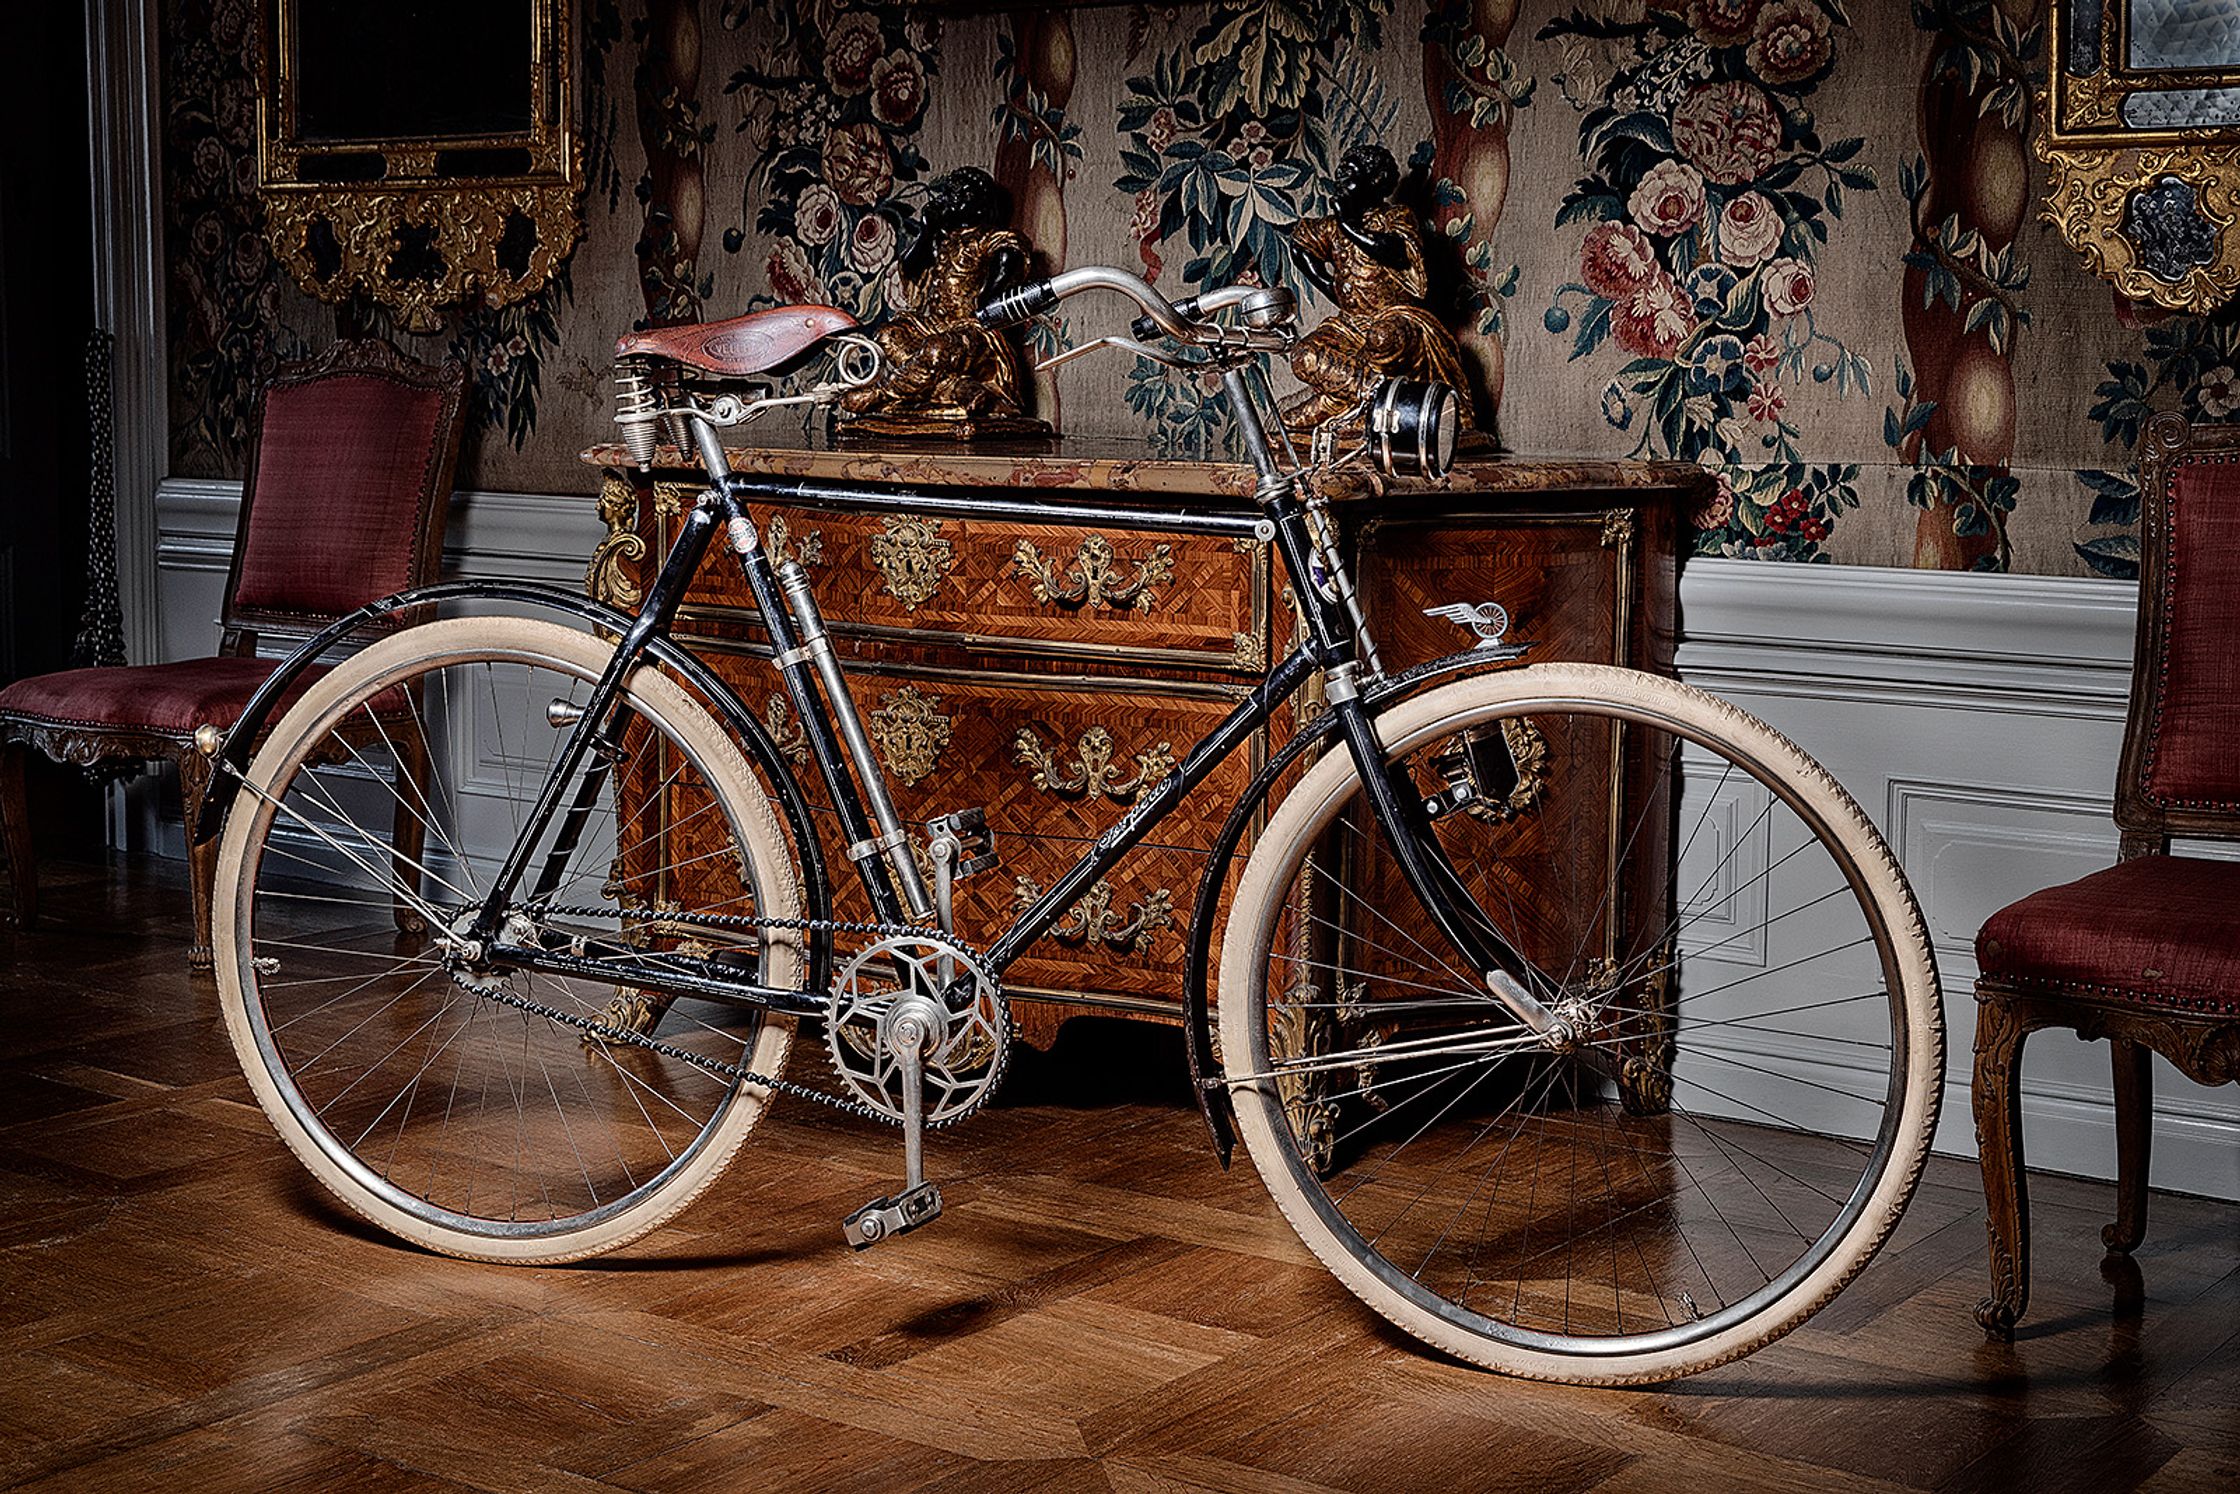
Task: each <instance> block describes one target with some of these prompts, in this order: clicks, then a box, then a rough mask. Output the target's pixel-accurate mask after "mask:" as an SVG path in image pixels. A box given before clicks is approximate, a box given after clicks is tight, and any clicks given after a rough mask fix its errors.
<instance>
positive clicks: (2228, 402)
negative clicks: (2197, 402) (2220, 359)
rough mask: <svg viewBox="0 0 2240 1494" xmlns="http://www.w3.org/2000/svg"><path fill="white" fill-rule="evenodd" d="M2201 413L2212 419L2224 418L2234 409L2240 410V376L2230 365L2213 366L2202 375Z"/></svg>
mask: <svg viewBox="0 0 2240 1494" xmlns="http://www.w3.org/2000/svg"><path fill="white" fill-rule="evenodd" d="M2200 394H2201V413H2202V414H2204V415H2206V416H2208V417H2209V418H2210V419H2211V420H2222V419H2224V418H2225V417H2226V416H2227V415H2230V414H2231V413H2232V412H2233V411H2234V410H2240V377H2236V376H2235V375H2234V374H2233V372H2232V369H2231V367H2230V365H2227V366H2225V367H2222V368H2212V369H2210V370H2209V371H2208V372H2207V373H2205V374H2203V375H2202V376H2201V388H2200Z"/></svg>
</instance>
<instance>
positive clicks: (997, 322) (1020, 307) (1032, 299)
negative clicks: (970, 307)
mask: <svg viewBox="0 0 2240 1494" xmlns="http://www.w3.org/2000/svg"><path fill="white" fill-rule="evenodd" d="M1057 304H1058V294H1057V292H1056V291H1054V290H1052V289H1051V288H1050V282H1049V281H1047V280H1030V281H1028V282H1027V283H1026V284H1025V285H1016V286H1013V287H1012V288H1011V289H1010V290H1007V291H1005V292H1003V293H1002V294H1001V295H999V296H997V297H995V298H994V299H993V300H991V301H989V302H988V304H987V305H985V306H983V307H981V308H980V309H979V310H978V311H977V312H974V313H973V315H974V316H975V317H976V318H977V319H978V320H979V323H980V325H981V326H983V327H986V328H988V329H989V330H991V331H1001V330H1002V329H1004V328H1006V327H1016V326H1018V325H1019V324H1020V323H1022V322H1025V321H1027V320H1028V319H1029V318H1032V317H1036V316H1040V315H1041V314H1042V313H1043V312H1045V311H1048V310H1049V309H1050V308H1051V307H1053V306H1055V305H1057Z"/></svg>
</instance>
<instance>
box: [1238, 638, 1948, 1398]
mask: <svg viewBox="0 0 2240 1494" xmlns="http://www.w3.org/2000/svg"><path fill="white" fill-rule="evenodd" d="M1377 726H1378V731H1379V734H1380V737H1381V739H1382V741H1383V743H1384V746H1385V750H1386V752H1387V755H1388V756H1387V765H1388V767H1387V771H1388V772H1389V773H1390V774H1391V775H1392V776H1393V779H1394V781H1395V784H1396V786H1397V787H1398V788H1399V789H1400V791H1401V792H1402V794H1403V795H1404V796H1406V797H1407V798H1408V799H1410V800H1412V801H1414V802H1416V803H1419V804H1422V805H1424V806H1425V808H1426V813H1427V815H1428V816H1429V818H1428V821H1427V827H1428V833H1429V834H1430V835H1432V836H1433V837H1434V838H1435V839H1436V840H1437V841H1438V843H1439V845H1440V847H1441V849H1442V850H1443V851H1444V852H1445V855H1446V857H1447V860H1448V862H1449V863H1450V864H1451V865H1452V866H1453V867H1454V869H1455V871H1456V874H1457V877H1458V879H1459V882H1460V884H1461V886H1462V888H1463V889H1464V890H1465V892H1466V893H1467V895H1468V897H1469V898H1470V900H1471V901H1472V903H1474V915H1473V916H1475V917H1477V918H1479V919H1481V920H1482V921H1483V922H1484V923H1485V924H1486V925H1487V926H1488V927H1490V928H1491V929H1493V930H1495V931H1496V932H1498V933H1499V934H1500V935H1502V936H1503V937H1505V938H1506V939H1508V940H1509V941H1510V942H1511V943H1512V944H1513V945H1514V946H1515V947H1517V948H1518V949H1519V950H1520V951H1521V952H1522V953H1523V954H1524V955H1525V956H1526V957H1527V958H1528V959H1529V960H1530V962H1531V965H1532V967H1533V970H1534V971H1535V972H1536V974H1535V976H1534V977H1533V978H1532V979H1531V980H1530V982H1529V983H1530V984H1531V986H1532V987H1533V990H1534V994H1535V995H1536V996H1537V997H1538V998H1539V999H1540V1000H1541V1001H1542V1002H1544V1003H1545V1004H1547V1005H1549V1006H1550V1007H1552V1008H1554V1009H1555V1010H1556V1011H1557V1013H1558V1014H1559V1015H1560V1016H1562V1017H1563V1018H1564V1019H1565V1020H1566V1022H1567V1023H1568V1025H1569V1027H1570V1029H1571V1033H1572V1036H1571V1038H1570V1040H1569V1041H1565V1040H1562V1039H1560V1038H1559V1039H1557V1040H1553V1041H1551V1040H1549V1039H1546V1038H1543V1037H1541V1036H1539V1035H1538V1034H1536V1033H1533V1032H1531V1031H1528V1030H1527V1029H1526V1028H1525V1027H1524V1026H1523V1025H1521V1024H1520V1023H1519V1022H1518V1021H1517V1020H1516V1019H1515V1018H1514V1017H1512V1016H1511V1015H1510V1013H1509V1011H1508V1009H1507V1008H1506V1007H1504V1006H1502V1005H1500V1004H1499V1003H1498V1002H1497V1001H1496V1000H1495V999H1494V997H1493V996H1492V995H1491V994H1490V993H1489V992H1488V990H1487V989H1486V987H1485V985H1484V984H1483V983H1482V982H1481V981H1480V980H1479V979H1477V977H1476V976H1475V974H1474V973H1473V972H1470V971H1468V970H1467V969H1466V968H1464V967H1463V965H1462V962H1461V961H1460V960H1459V959H1457V958H1456V956H1455V955H1454V953H1453V951H1452V949H1451V946H1449V945H1448V944H1447V943H1446V942H1445V941H1444V940H1442V939H1441V938H1440V937H1439V936H1438V935H1437V934H1436V933H1435V932H1434V931H1433V929H1432V927H1431V925H1430V922H1429V920H1428V918H1427V917H1426V916H1425V915H1424V913H1423V911H1422V909H1421V908H1420V906H1418V904H1417V903H1416V901H1415V899H1414V898H1413V896H1412V895H1411V894H1410V893H1409V892H1408V891H1407V888H1406V885H1405V883H1404V882H1403V881H1402V879H1401V878H1400V877H1399V875H1398V873H1397V869H1396V868H1395V867H1394V865H1393V864H1392V858H1391V857H1390V855H1389V852H1388V851H1386V849H1385V848H1384V845H1383V842H1382V840H1381V838H1380V835H1379V832H1378V831H1377V830H1376V828H1375V826H1374V824H1373V822H1372V820H1371V818H1370V816H1369V812H1368V807H1367V802H1366V797H1365V795H1364V794H1363V792H1362V788H1361V784H1360V781H1359V779H1358V777H1357V775H1356V773H1355V771H1354V767H1353V764H1352V762H1351V760H1350V758H1349V757H1348V756H1347V755H1346V754H1344V753H1343V752H1333V753H1331V754H1330V755H1328V756H1326V757H1325V758H1324V759H1323V760H1322V761H1321V762H1319V763H1318V764H1316V766H1315V767H1313V768H1312V769H1311V770H1310V771H1309V772H1308V773H1307V774H1306V775H1305V777H1304V778H1303V780H1302V781H1301V783H1300V786H1299V787H1298V788H1296V789H1294V790H1293V791H1292V792H1291V793H1290V794H1289V795H1288V796H1287V797H1286V798H1285V799H1284V801H1283V804H1282V806H1281V808H1280V809H1279V810H1278V812H1277V813H1276V815H1275V816H1274V818H1273V819H1272V821H1271V822H1270V824H1269V826H1268V829H1267V830H1266V832H1265V833H1264V834H1263V835H1262V837H1261V839H1260V842H1259V844H1258V846H1257V847H1256V849H1255V850H1254V852H1253V854H1252V857H1251V858H1250V860H1249V862H1248V863H1247V865H1246V868H1245V871H1244V874H1243V878H1242V881H1241V883H1240V886H1239V890H1238V893H1237V896H1236V899H1235V902H1234V904H1233V906H1232V908H1231V912H1230V918H1229V924H1228V930H1227V934H1226V936H1225V939H1224V943H1223V946H1222V965H1221V984H1220V1018H1221V1036H1222V1051H1223V1058H1224V1064H1225V1073H1226V1076H1227V1080H1228V1082H1229V1084H1230V1086H1231V1092H1232V1095H1233V1098H1234V1101H1235V1106H1236V1113H1237V1121H1238V1131H1239V1134H1240V1135H1241V1136H1242V1138H1243V1139H1244V1142H1245V1144H1246V1147H1247V1149H1248V1150H1249V1151H1250V1153H1251V1155H1252V1159H1253V1163H1254V1165H1255V1167H1257V1168H1258V1170H1259V1172H1260V1175H1261V1178H1262V1180H1263V1181H1264V1182H1265V1183H1266V1184H1267V1186H1268V1189H1269V1191H1270V1192H1271V1193H1272V1194H1273V1195H1274V1196H1275V1198H1276V1201H1277V1202H1278V1204H1279V1205H1281V1207H1282V1209H1283V1211H1284V1213H1285V1214H1286V1215H1287V1216H1288V1217H1289V1219H1290V1220H1291V1222H1292V1224H1293V1226H1294V1227H1295V1228H1297V1230H1298V1231H1299V1233H1300V1235H1301V1237H1302V1238H1303V1239H1304V1240H1305V1241H1306V1242H1307V1244H1308V1245H1309V1246H1310V1247H1311V1248H1312V1249H1313V1250H1314V1251H1315V1253H1316V1254H1317V1255H1318V1256H1320V1257H1321V1258H1322V1260H1323V1261H1324V1262H1325V1264H1327V1265H1329V1266H1330V1267H1331V1269H1332V1270H1333V1271H1335V1272H1336V1273H1337V1275H1338V1276H1339V1277H1340V1278H1341V1279H1342V1280H1343V1281H1344V1282H1345V1283H1346V1285H1347V1286H1348V1287H1350V1288H1351V1289H1352V1290H1353V1291H1354V1292H1356V1293H1357V1294H1359V1295H1360V1296H1361V1297H1362V1298H1363V1299H1364V1300H1365V1301H1367V1302H1368V1303H1370V1304H1371V1305H1372V1306H1374V1307H1375V1308H1376V1309H1377V1310H1378V1311H1379V1312H1381V1313H1383V1314H1384V1315H1385V1316H1386V1317H1388V1318H1390V1319H1391V1320H1392V1321H1394V1322H1395V1323H1397V1324H1399V1325H1400V1326H1401V1327H1403V1328H1405V1329H1407V1330H1408V1331H1409V1332H1410V1333H1413V1334H1415V1335H1417V1336H1418V1337H1420V1338H1422V1339H1424V1340H1426V1341H1428V1342H1430V1343H1432V1344H1434V1345H1436V1346H1438V1347H1440V1348H1442V1349H1445V1350H1447V1351H1448V1352H1451V1353H1454V1354H1456V1355H1459V1356H1461V1357H1463V1358H1465V1359H1469V1360H1473V1361H1475V1362H1477V1363H1480V1364H1484V1365H1487V1366H1490V1367H1492V1368H1495V1369H1499V1370H1504V1371H1507V1372H1510V1373H1514V1374H1520V1375H1527V1376H1532V1377H1535V1378H1542V1379H1556V1380H1568V1381H1576V1382H1581V1383H1599V1384H1624V1383H1633V1382H1640V1381H1648V1380H1658V1379H1665V1378H1670V1377H1673V1376H1677V1375H1683V1374H1688V1373H1692V1372H1694V1371H1696V1370H1700V1369H1705V1368H1708V1367H1710V1366H1712V1365H1715V1364H1719V1363H1723V1362H1725V1361H1727V1360H1729V1359H1733V1358H1735V1357H1738V1356H1739V1355H1742V1354H1746V1353H1748V1352H1750V1351H1751V1350H1752V1349H1755V1348H1757V1347H1759V1346H1760V1345H1762V1344H1764V1343H1766V1342H1768V1341H1770V1340H1771V1339H1774V1338H1776V1337H1779V1336H1780V1335H1781V1334H1783V1333H1786V1332H1788V1331H1789V1330H1790V1329H1792V1328H1794V1327H1795V1326H1797V1325H1798V1324H1799V1323H1801V1322H1802V1321H1804V1319H1805V1318H1806V1317H1808V1316H1810V1315H1811V1313H1812V1312H1813V1311H1815V1310H1816V1309H1817V1308H1818V1307H1819V1306H1820V1305H1821V1304H1823V1303H1824V1302H1826V1301H1827V1300H1828V1298H1829V1297H1831V1296H1833V1295H1834V1294H1835V1292H1836V1291H1837V1290H1838V1289H1839V1288H1841V1287H1842V1285H1843V1284H1844V1283H1845V1282H1846V1281H1848V1280H1849V1279H1850V1278H1851V1277H1852V1276H1853V1275H1854V1274H1855V1273H1856V1272H1857V1271H1858V1270H1859V1269H1860V1268H1861V1267H1862V1266H1863V1265H1864V1264H1865V1263H1866V1261H1867V1260H1868V1259H1869V1258H1870V1257H1871V1256H1872V1255H1873V1253H1874V1251H1875V1250H1876V1248H1877V1247H1878V1246H1879V1245H1880V1244H1881V1242H1882V1240H1883V1239H1884V1238H1885V1236H1886V1235H1887V1234H1888V1232H1889V1230H1890V1229H1891V1227H1892V1226H1893V1225H1894V1224H1895V1223H1896V1221H1897V1218H1898V1215H1899V1212H1900V1210H1902V1209H1903V1207H1904V1206H1905V1202H1906V1199H1907V1198H1908V1196H1909V1195H1910V1193H1911V1191H1912V1187H1913V1184H1914V1181H1915V1179H1916V1177H1917V1176H1918V1174H1919V1171H1920V1168H1921V1165H1922V1162H1923V1159H1924V1157H1925V1156H1926V1153H1927V1148H1928V1144H1929V1139H1930V1135H1931V1133H1932V1131H1933V1129H1934V1125H1935V1117H1936V1108H1937V1100H1938V1095H1939V1089H1940V1083H1941V1076H1942V1073H1943V1031H1942V1016H1941V1010H1940V1006H1939V997H1938V990H1937V982H1936V974H1935V969H1934V966H1933V964H1932V962H1931V959H1930V955H1929V950H1928V947H1927V942H1926V939H1925V937H1924V934H1923V930H1922V924H1921V919H1920V914H1919V911H1918V909H1917V908H1916V907H1915V905H1914V902H1913V898H1912V894H1911V892H1910V891H1909V890H1908V888H1907V887H1906V885H1905V882H1904V879H1903V877H1902V876H1901V875H1900V873H1899V871H1898V868H1897V866H1896V865H1895V863H1894V862H1893V861H1892V859H1891V856H1890V853H1889V851H1888V849H1887V847H1885V846H1884V844H1883V842H1882V840H1881V838H1880V837H1879V836H1878V835H1877V834H1876V833H1875V831H1874V829H1873V827H1872V826H1871V825H1870V824H1869V823H1868V822H1867V820H1866V818H1865V816H1864V815H1862V814H1861V813H1860V811H1859V809H1858V807H1857V806H1856V805H1855V804H1853V803H1852V801H1851V800H1850V798H1849V797H1848V796H1846V795H1845V794H1844V792H1843V790H1842V789H1841V788H1839V787H1838V786H1837V785H1836V784H1835V783H1834V781H1833V780H1832V779H1830V778H1829V777H1828V776H1827V774H1826V772H1825V771H1824V770H1822V769H1821V768H1820V767H1819V766H1818V765H1817V764H1815V763H1813V762H1812V761H1811V759H1809V758H1808V757H1806V756H1805V755H1804V754H1803V753H1802V752H1800V751H1799V750H1798V749H1797V748H1796V747H1795V746H1793V745H1792V744H1791V743H1789V742H1788V741H1786V740H1785V739H1783V738H1782V737H1781V736H1779V735H1778V734H1777V733H1775V732H1774V731H1773V730H1772V729H1770V728H1769V727H1767V726H1765V725H1764V724H1763V723H1761V722H1758V721H1757V720H1755V719H1754V718H1752V717H1750V716H1747V715H1745V714H1744V713H1743V712H1741V711H1738V710H1735V709H1734V708H1733V707H1731V706H1728V705H1726V704H1725V703H1723V702H1721V701H1718V700H1716V699H1714V698H1712V697H1711V696H1708V695H1705V694H1703V693H1702V692H1700V691H1696V690H1693V689H1689V688H1687V687H1685V686H1682V685H1678V684H1676V683H1674V682H1672V681H1669V680H1664V679H1660V678H1657V677H1654V676H1649V675H1642V674H1637V673H1633V672H1630V671H1624V670H1615V669H1607V668H1598V667H1594V666H1585V665H1547V666H1541V667H1537V668H1533V669H1525V670H1518V671H1513V672H1509V673H1504V674H1497V675H1489V676H1483V677H1479V678H1476V679H1470V680H1465V681H1462V682H1459V683H1456V684H1452V685H1448V686H1446V687H1444V688H1441V689H1438V690H1435V691H1432V692H1430V693H1428V694H1426V695H1423V696H1419V697H1417V698H1415V699H1413V700H1409V701H1406V702H1403V703H1401V704H1399V705H1396V706H1394V707H1392V708H1391V709H1390V710H1389V711H1387V712H1386V713H1385V715H1384V716H1383V717H1382V718H1380V720H1379V721H1378V723H1377ZM1580 847H1588V848H1591V850H1590V852H1589V854H1586V855H1581V854H1580V853H1579V848H1580Z"/></svg>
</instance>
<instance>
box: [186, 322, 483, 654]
mask: <svg viewBox="0 0 2240 1494" xmlns="http://www.w3.org/2000/svg"><path fill="white" fill-rule="evenodd" d="M466 383H467V374H466V368H465V366H464V365H462V364H461V363H460V362H459V360H458V359H456V358H447V359H445V360H444V361H443V363H442V364H441V365H440V366H431V365H429V364H425V363H419V362H415V361H414V360H412V359H410V358H407V357H406V356H405V355H404V354H402V353H400V352H398V351H397V349H396V348H394V347H392V346H390V345H389V344H388V343H386V342H383V341H381V340H379V339H377V338H369V339H362V340H355V341H343V342H338V343H336V344H334V345H333V346H332V347H330V348H328V349H327V350H326V351H325V352H324V353H321V354H320V355H319V356H318V357H316V358H312V359H310V360H308V361H305V362H301V363H290V364H287V365H285V366H284V367H282V368H281V370H280V371H279V373H278V374H276V375H275V376H274V377H273V378H272V379H271V381H270V382H268V383H267V384H266V385H265V386H264V388H263V389H262V390H261V391H260V392H259V393H258V395H257V411H256V418H255V420H254V421H253V423H252V436H251V440H250V447H249V469H248V479H247V481H246V482H244V483H243V484H242V491H241V527H240V531H239V533H238V534H237V536H236V537H235V541H234V547H233V570H232V574H231V575H230V576H229V577H228V578H227V581H226V608H225V616H224V618H223V619H222V622H223V625H224V627H225V630H226V635H227V639H228V641H229V643H231V642H232V641H234V640H235V639H237V638H239V637H240V636H241V635H242V634H243V633H245V632H249V631H255V630H259V629H265V628H274V629H279V630H282V631H287V632H300V631H308V630H311V629H315V628H317V627H319V626H320V625H322V624H324V623H326V622H329V621H331V620H333V619H334V618H336V617H339V616H341V615H342V614H343V613H346V612H349V611H351V610H353V609H355V608H357V607H360V606H363V605H364V604H365V603H367V602H371V601H374V600H376V599H378V598H380V597H385V596H388V595H390V594H391V593H393V592H398V591H402V590H404V589H405V588H406V587H409V586H417V585H420V584H421V583H423V582H426V581H431V580H434V579H435V577H436V574H437V570H438V568H439V567H440V565H441V564H442V559H443V528H444V520H445V517H446V513H447V510H448V508H449V506H450V499H451V483H452V477H453V474H454V472H455V470H456V468H457V466H458V461H459V433H460V406H461V403H462V401H463V400H464V398H465V395H466Z"/></svg>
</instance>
